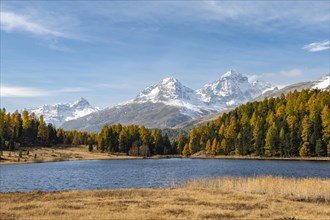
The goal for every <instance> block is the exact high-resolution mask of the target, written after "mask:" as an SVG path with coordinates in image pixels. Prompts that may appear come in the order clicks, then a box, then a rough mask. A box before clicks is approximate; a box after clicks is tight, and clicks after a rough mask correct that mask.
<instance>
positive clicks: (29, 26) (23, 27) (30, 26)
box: [0, 12, 66, 37]
mask: <svg viewBox="0 0 330 220" xmlns="http://www.w3.org/2000/svg"><path fill="white" fill-rule="evenodd" d="M0 13H1V14H0V16H1V29H2V30H4V31H7V32H13V31H24V32H29V33H32V34H35V35H43V36H53V37H66V35H65V34H64V33H61V32H59V31H56V30H53V29H51V28H50V27H47V26H46V25H45V24H41V23H38V22H37V21H34V20H33V19H32V18H29V17H28V16H22V15H18V14H15V13H13V12H0Z"/></svg>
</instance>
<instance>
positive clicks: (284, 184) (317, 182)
mask: <svg viewBox="0 0 330 220" xmlns="http://www.w3.org/2000/svg"><path fill="white" fill-rule="evenodd" d="M184 187H186V188H192V189H210V188H211V189H217V190H224V191H234V192H242V193H252V194H260V195H264V194H267V195H275V196H282V197H285V198H290V199H293V200H297V201H312V202H330V180H329V179H320V178H304V179H295V178H284V177H272V176H265V177H257V178H256V177H250V178H240V177H238V178H233V177H222V178H217V179H198V180H191V181H188V182H186V183H185V185H184Z"/></svg>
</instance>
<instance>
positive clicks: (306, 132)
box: [299, 115, 311, 157]
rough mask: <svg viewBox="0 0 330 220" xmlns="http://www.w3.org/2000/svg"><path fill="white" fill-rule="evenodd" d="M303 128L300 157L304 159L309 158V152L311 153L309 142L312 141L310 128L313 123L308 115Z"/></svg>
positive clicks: (303, 122)
mask: <svg viewBox="0 0 330 220" xmlns="http://www.w3.org/2000/svg"><path fill="white" fill-rule="evenodd" d="M301 126H302V134H301V138H302V143H303V144H302V146H301V147H300V150H299V155H300V156H302V157H306V156H309V152H310V143H309V140H310V128H311V123H310V120H309V117H308V116H307V115H305V117H304V119H303V121H302V125H301Z"/></svg>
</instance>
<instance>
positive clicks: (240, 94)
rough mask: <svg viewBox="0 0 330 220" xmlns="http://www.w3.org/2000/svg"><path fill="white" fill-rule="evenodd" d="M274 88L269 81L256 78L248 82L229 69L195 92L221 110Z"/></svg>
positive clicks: (244, 77)
mask: <svg viewBox="0 0 330 220" xmlns="http://www.w3.org/2000/svg"><path fill="white" fill-rule="evenodd" d="M275 89H277V87H276V86H274V85H272V84H271V83H269V82H264V81H259V80H257V81H254V82H251V83H250V82H249V79H248V77H246V76H243V75H242V74H240V73H237V72H236V71H234V70H230V71H228V72H226V73H225V74H223V75H222V76H221V77H220V78H219V79H218V80H216V81H214V82H212V83H209V84H206V85H205V86H204V87H203V88H201V89H199V90H197V94H199V95H200V97H201V100H203V101H204V102H206V103H207V104H208V105H209V106H210V107H212V108H215V109H217V110H223V109H226V108H229V107H234V106H238V105H240V104H243V103H245V102H247V101H250V100H252V99H253V98H255V97H257V96H259V95H261V94H262V93H264V92H266V91H269V90H275Z"/></svg>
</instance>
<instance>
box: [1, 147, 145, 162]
mask: <svg viewBox="0 0 330 220" xmlns="http://www.w3.org/2000/svg"><path fill="white" fill-rule="evenodd" d="M138 158H139V157H131V156H126V155H112V154H108V153H100V152H98V151H92V152H89V151H88V148H87V146H75V147H71V146H70V147H65V146H61V147H54V148H47V147H38V148H37V147H31V148H24V150H23V151H22V157H21V158H20V157H19V151H13V152H11V151H3V156H2V159H1V160H0V164H19V163H42V162H58V161H66V160H107V159H138Z"/></svg>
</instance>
